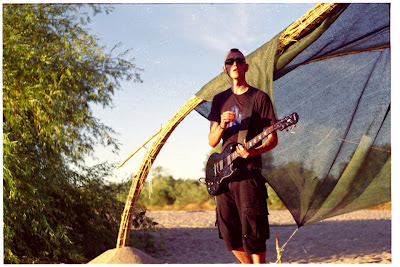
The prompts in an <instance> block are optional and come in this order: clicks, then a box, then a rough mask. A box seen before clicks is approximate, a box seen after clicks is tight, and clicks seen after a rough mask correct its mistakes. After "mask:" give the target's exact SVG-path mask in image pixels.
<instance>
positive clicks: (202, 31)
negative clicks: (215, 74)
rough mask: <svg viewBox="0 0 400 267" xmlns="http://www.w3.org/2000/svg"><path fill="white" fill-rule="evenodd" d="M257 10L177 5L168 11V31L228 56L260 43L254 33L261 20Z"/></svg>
mask: <svg viewBox="0 0 400 267" xmlns="http://www.w3.org/2000/svg"><path fill="white" fill-rule="evenodd" d="M256 8H257V7H256V6H254V5H246V4H229V5H228V4H219V5H215V4H201V5H174V7H173V8H172V7H171V9H170V10H168V11H169V12H168V14H169V18H170V19H171V21H168V22H167V24H168V28H165V29H168V31H170V32H171V33H173V34H175V35H177V34H180V35H181V36H182V37H184V38H186V39H187V40H188V41H190V42H193V43H196V44H197V45H199V46H204V47H205V48H208V49H213V50H217V51H219V52H226V51H227V50H229V49H230V48H232V47H247V46H248V44H249V43H252V42H254V41H255V40H256V39H260V38H258V37H257V36H259V35H258V33H257V32H254V28H255V26H254V25H255V24H256V21H257V19H258V16H259V14H255V13H256V12H255V9H256ZM177 18H178V19H177ZM264 40H265V38H264V39H263V41H264ZM249 52H250V51H249Z"/></svg>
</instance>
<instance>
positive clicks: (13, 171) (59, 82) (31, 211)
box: [3, 4, 141, 262]
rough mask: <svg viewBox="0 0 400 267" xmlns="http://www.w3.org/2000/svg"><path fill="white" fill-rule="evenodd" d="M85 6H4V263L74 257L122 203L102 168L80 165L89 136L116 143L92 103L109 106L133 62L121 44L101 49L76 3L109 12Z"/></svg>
mask: <svg viewBox="0 0 400 267" xmlns="http://www.w3.org/2000/svg"><path fill="white" fill-rule="evenodd" d="M90 7H91V9H90V8H88V5H60V4H59V5H57V4H52V5H51V4H18V5H3V173H4V175H3V203H4V252H5V255H4V256H5V261H6V262H18V261H20V260H23V261H28V262H32V261H34V260H46V261H63V262H81V261H82V260H83V259H85V258H87V257H91V256H92V255H93V254H95V253H96V252H93V250H90V249H88V248H85V247H89V246H95V245H97V244H98V243H102V242H103V241H104V243H107V242H106V240H105V239H107V238H108V237H107V238H105V237H104V238H103V239H102V240H99V239H98V236H94V235H95V233H96V232H97V231H103V230H104V231H105V230H107V229H108V230H110V227H111V226H110V225H114V224H115V222H114V221H115V220H116V218H118V216H117V215H116V214H115V210H118V211H120V210H121V208H120V204H119V202H116V201H114V200H113V196H114V193H115V191H114V189H112V190H111V188H108V187H107V185H105V184H104V182H103V179H104V177H105V175H109V173H110V172H109V171H110V166H107V165H104V164H101V165H98V166H94V167H91V168H89V167H86V166H85V163H84V158H85V157H86V156H89V155H93V147H94V146H95V145H97V144H102V145H109V146H110V147H111V148H112V149H113V151H116V150H117V149H118V145H117V141H116V140H115V139H114V138H113V137H112V136H113V134H114V132H113V130H112V129H111V128H109V127H107V126H106V125H104V124H102V123H101V122H100V121H99V120H98V119H97V118H95V117H94V116H93V114H92V111H91V108H90V104H101V105H103V107H106V106H111V105H112V95H113V93H114V91H115V90H116V89H118V88H119V86H120V84H119V82H120V81H121V80H122V79H126V80H131V79H133V80H134V81H135V82H141V79H140V69H138V68H137V67H136V66H135V64H134V63H133V59H127V57H128V51H126V53H125V52H124V53H122V54H118V55H115V52H114V51H115V50H111V51H110V52H105V49H106V48H105V47H101V46H99V45H98V43H97V41H96V39H95V38H94V37H93V36H92V35H90V34H89V33H88V30H87V29H86V28H85V25H86V23H87V22H89V21H90V15H88V14H87V13H82V12H80V11H81V10H82V8H84V10H92V11H93V15H95V14H97V13H98V12H103V11H104V12H107V13H108V12H109V11H110V8H109V7H104V6H100V5H97V6H96V5H90ZM115 216H117V217H115ZM115 238H116V237H115ZM100 239H101V238H100ZM91 242H97V243H91ZM113 243H115V239H114V240H113ZM24 257H25V258H24Z"/></svg>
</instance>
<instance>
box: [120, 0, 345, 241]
mask: <svg viewBox="0 0 400 267" xmlns="http://www.w3.org/2000/svg"><path fill="white" fill-rule="evenodd" d="M338 5H340V4H334V3H329V4H317V5H315V6H314V7H313V8H312V9H311V10H310V11H308V12H307V13H306V14H305V15H304V16H302V17H301V18H300V19H298V20H297V21H296V22H294V23H293V24H292V25H291V26H289V27H288V28H287V29H286V30H285V31H284V32H282V34H281V36H280V38H279V44H278V50H282V49H283V48H284V47H285V46H287V45H288V44H290V43H291V42H293V41H295V40H297V39H298V38H299V37H300V36H301V35H303V34H304V31H307V30H308V29H310V27H312V26H314V25H316V24H317V23H319V22H320V21H322V20H323V19H324V18H325V17H326V16H327V15H329V13H330V12H331V11H332V10H333V9H335V8H336V7H338ZM202 102H203V100H202V99H200V98H198V97H197V96H193V97H192V98H191V99H189V100H188V102H186V103H185V104H184V105H183V106H182V107H181V108H180V109H179V110H178V112H177V113H176V114H175V115H174V117H172V118H171V119H170V120H169V121H168V123H167V124H166V125H165V126H163V127H162V129H161V132H160V133H159V135H158V137H157V139H156V140H155V141H154V142H153V144H152V146H151V147H150V149H149V150H148V151H147V153H146V155H145V157H144V159H143V160H142V163H141V165H140V167H139V170H138V172H137V174H136V176H135V177H134V178H133V179H132V184H131V188H130V190H129V195H128V197H127V200H126V202H125V207H124V211H123V213H122V217H121V224H120V228H119V233H118V238H117V248H120V247H125V246H128V245H129V233H130V227H131V222H132V217H133V214H134V210H135V205H136V202H137V200H138V199H139V195H140V192H141V190H142V187H143V185H144V182H145V180H146V177H147V175H148V174H149V171H150V168H151V165H152V164H153V162H154V160H155V159H156V157H157V155H158V153H159V152H160V150H161V148H162V147H163V146H164V144H165V142H166V141H167V140H168V138H169V136H170V135H171V133H172V132H173V130H174V129H175V128H176V126H178V124H179V123H180V122H181V121H182V120H183V119H184V118H185V117H186V116H187V115H188V114H189V113H190V112H191V111H192V110H193V109H195V108H196V107H197V106H198V105H199V104H200V103H202Z"/></svg>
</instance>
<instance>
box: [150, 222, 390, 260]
mask: <svg viewBox="0 0 400 267" xmlns="http://www.w3.org/2000/svg"><path fill="white" fill-rule="evenodd" d="M296 228H297V226H295V225H283V226H282V225H271V226H270V231H271V237H270V239H269V240H267V261H268V262H275V260H276V250H275V235H276V233H278V235H279V240H280V245H281V246H282V245H283V244H284V243H285V242H286V241H287V240H288V238H289V237H290V236H291V234H292V233H293V232H294V231H295V230H296ZM157 240H158V241H159V242H165V246H164V249H162V250H161V251H159V255H157V258H159V259H161V260H163V261H165V262H167V263H182V264H184V263H193V264H196V263H198V264H212V263H239V262H238V261H237V260H236V258H235V257H234V256H233V255H232V253H231V252H228V251H226V249H225V245H224V242H223V241H222V240H220V239H219V238H218V231H217V229H216V228H173V229H165V228H163V229H160V235H157ZM385 252H386V253H389V254H390V253H391V220H357V221H325V222H318V223H314V224H311V225H307V226H303V227H300V228H299V230H298V231H297V233H296V234H295V235H294V237H293V238H292V239H291V240H290V241H289V242H288V244H287V245H286V247H285V250H284V251H283V255H282V262H283V263H290V262H295V263H319V262H327V261H330V262H338V261H343V259H346V261H347V263H350V262H349V261H352V259H354V263H358V262H357V258H358V259H360V258H363V257H366V258H367V262H369V261H370V262H371V263H377V262H383V259H381V258H380V256H379V255H380V254H382V253H385ZM388 260H389V261H391V256H390V258H389V259H386V262H387V261H388ZM363 262H365V259H364V260H363Z"/></svg>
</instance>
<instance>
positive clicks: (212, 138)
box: [208, 111, 236, 147]
mask: <svg viewBox="0 0 400 267" xmlns="http://www.w3.org/2000/svg"><path fill="white" fill-rule="evenodd" d="M235 118H236V117H235V112H233V111H225V112H224V113H222V114H221V122H220V123H219V122H216V121H211V124H210V133H209V134H208V143H209V144H210V146H212V147H215V146H216V145H218V144H219V142H220V141H221V138H222V134H223V133H224V130H225V128H226V126H227V125H228V124H229V123H230V122H232V121H234V120H235Z"/></svg>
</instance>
